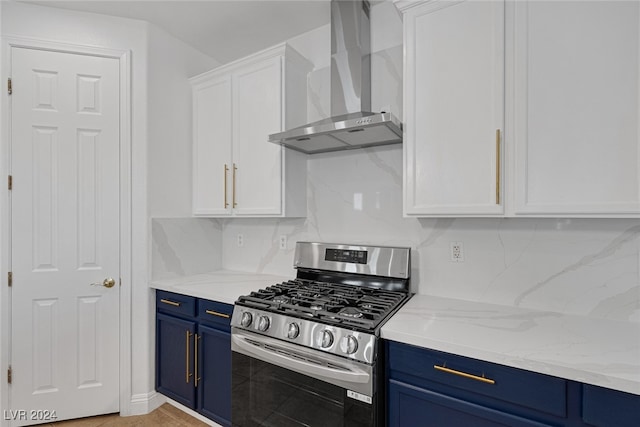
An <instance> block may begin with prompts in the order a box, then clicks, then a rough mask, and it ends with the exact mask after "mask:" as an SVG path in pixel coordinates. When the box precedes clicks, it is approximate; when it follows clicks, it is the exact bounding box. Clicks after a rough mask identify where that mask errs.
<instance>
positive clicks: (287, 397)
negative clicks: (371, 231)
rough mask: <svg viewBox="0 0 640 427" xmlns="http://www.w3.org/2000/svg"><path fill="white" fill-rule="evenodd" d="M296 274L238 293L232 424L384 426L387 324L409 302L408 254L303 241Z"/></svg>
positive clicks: (242, 426)
mask: <svg viewBox="0 0 640 427" xmlns="http://www.w3.org/2000/svg"><path fill="white" fill-rule="evenodd" d="M294 267H295V268H296V269H297V274H296V278H295V279H292V280H289V281H286V282H283V283H278V284H274V285H273V286H269V287H267V288H266V289H261V290H258V291H255V292H252V293H251V294H250V295H246V296H243V297H240V298H239V299H238V300H237V301H236V303H235V308H234V312H233V317H232V319H231V326H232V328H231V349H232V369H233V374H232V381H233V388H232V390H233V391H232V393H233V396H232V397H233V408H232V424H233V425H234V426H238V427H248V426H277V427H286V426H311V427H320V426H327V427H339V426H345V427H355V426H358V427H364V426H383V425H384V424H385V411H384V404H385V391H384V348H383V346H382V345H381V343H380V342H379V336H380V328H381V327H382V325H383V324H384V322H385V320H386V319H388V318H389V317H390V316H391V315H392V314H393V313H395V312H396V311H397V310H398V309H399V308H400V307H401V306H402V305H403V304H404V303H405V302H406V301H407V300H408V299H409V298H410V296H411V295H410V293H409V275H410V271H411V268H410V249H409V248H396V247H379V246H362V245H348V244H327V243H310V242H298V243H297V244H296V251H295V256H294Z"/></svg>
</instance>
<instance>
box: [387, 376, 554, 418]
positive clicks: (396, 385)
mask: <svg viewBox="0 0 640 427" xmlns="http://www.w3.org/2000/svg"><path fill="white" fill-rule="evenodd" d="M389 426H391V427H405V426H416V427H417V426H420V427H450V426H473V427H549V425H548V424H543V423H539V422H536V421H532V420H528V419H526V418H522V417H518V416H515V415H511V414H508V413H505V412H501V411H497V410H495V409H491V408H488V407H483V406H480V405H477V404H474V403H470V402H467V401H464V400H460V399H456V398H454V397H451V396H447V395H445V394H441V393H436V392H434V391H431V390H426V389H422V388H418V387H414V386H411V385H409V384H404V383H401V382H398V381H395V380H391V381H390V382H389Z"/></svg>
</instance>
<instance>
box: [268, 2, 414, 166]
mask: <svg viewBox="0 0 640 427" xmlns="http://www.w3.org/2000/svg"><path fill="white" fill-rule="evenodd" d="M370 38H371V32H370V26H369V3H368V2H367V1H366V0H365V1H355V2H354V1H339V0H332V1H331V114H332V116H331V117H330V118H328V119H323V120H320V121H317V122H314V123H310V124H307V125H304V126H301V127H298V128H295V129H291V130H288V131H285V132H280V133H276V134H273V135H269V142H272V143H276V144H281V145H283V146H285V147H288V148H291V149H293V150H296V151H300V152H303V153H307V154H316V153H324V152H329V151H339V150H351V149H355V148H363V147H369V146H377V145H387V144H396V143H401V142H402V124H401V123H400V121H399V120H398V119H397V118H396V117H395V116H393V114H391V113H388V112H382V113H373V112H370V111H368V110H370V109H371V51H370ZM347 89H348V90H347Z"/></svg>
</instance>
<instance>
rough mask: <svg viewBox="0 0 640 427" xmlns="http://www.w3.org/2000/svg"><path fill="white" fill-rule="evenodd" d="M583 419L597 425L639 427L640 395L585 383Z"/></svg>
mask: <svg viewBox="0 0 640 427" xmlns="http://www.w3.org/2000/svg"><path fill="white" fill-rule="evenodd" d="M582 419H583V420H584V422H585V423H587V424H589V425H592V426H595V427H638V426H640V396H638V395H636V394H630V393H624V392H621V391H616V390H610V389H607V388H603V387H596V386H593V385H587V384H585V385H583V386H582Z"/></svg>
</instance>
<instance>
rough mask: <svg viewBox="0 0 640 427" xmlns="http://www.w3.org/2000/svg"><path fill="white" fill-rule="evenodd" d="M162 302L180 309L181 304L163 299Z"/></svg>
mask: <svg viewBox="0 0 640 427" xmlns="http://www.w3.org/2000/svg"><path fill="white" fill-rule="evenodd" d="M160 302H162V303H165V304H169V305H172V306H174V307H180V303H179V302H175V301H171V300H168V299H161V300H160Z"/></svg>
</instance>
